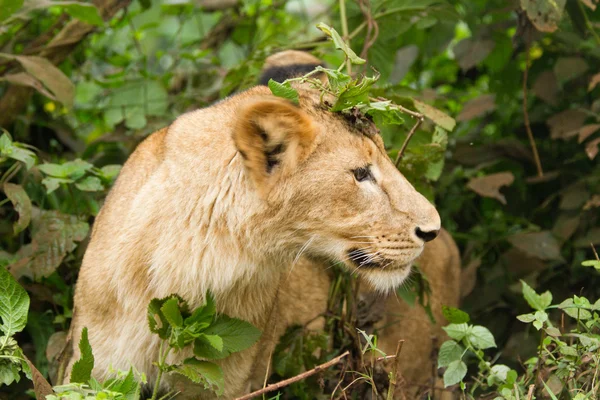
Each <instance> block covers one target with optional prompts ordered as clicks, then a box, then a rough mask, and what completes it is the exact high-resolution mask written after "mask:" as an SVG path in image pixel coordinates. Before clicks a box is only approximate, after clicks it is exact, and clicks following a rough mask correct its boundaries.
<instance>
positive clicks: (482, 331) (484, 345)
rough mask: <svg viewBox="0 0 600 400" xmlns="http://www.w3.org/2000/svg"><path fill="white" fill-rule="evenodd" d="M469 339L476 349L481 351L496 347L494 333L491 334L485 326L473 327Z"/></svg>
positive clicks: (468, 335)
mask: <svg viewBox="0 0 600 400" xmlns="http://www.w3.org/2000/svg"><path fill="white" fill-rule="evenodd" d="M467 339H468V340H469V342H471V344H472V345H473V346H474V347H475V348H478V349H481V350H485V349H489V348H490V347H496V341H495V340H494V335H492V332H490V331H489V330H488V329H487V328H486V327H484V326H480V325H476V326H473V327H472V328H471V329H470V330H469V333H468V334H467Z"/></svg>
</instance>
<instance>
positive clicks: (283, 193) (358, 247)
mask: <svg viewBox="0 0 600 400" xmlns="http://www.w3.org/2000/svg"><path fill="white" fill-rule="evenodd" d="M298 91H299V94H300V104H299V106H296V105H294V104H292V103H290V102H288V101H286V100H284V99H281V98H277V97H275V96H271V95H269V94H268V91H267V90H264V91H262V92H260V93H261V95H257V96H252V98H251V100H249V101H248V102H247V103H246V104H245V105H244V106H243V107H241V109H240V110H239V112H238V115H237V123H236V125H235V128H234V132H233V138H234V141H235V145H236V147H237V149H238V151H239V153H240V155H241V156H242V157H243V159H244V164H245V168H246V172H247V173H248V175H249V177H250V179H251V180H252V182H253V184H254V187H255V188H256V189H257V190H258V192H259V194H260V196H261V197H262V199H263V200H264V201H265V203H266V204H267V205H268V206H267V209H268V210H269V211H268V212H269V213H270V215H271V220H272V221H276V224H277V231H278V232H279V235H280V237H281V243H285V245H286V246H290V245H291V246H292V247H294V251H297V252H300V251H301V252H302V253H303V254H307V255H314V256H319V257H328V258H330V259H333V260H337V261H342V262H343V263H344V264H345V265H346V266H347V267H348V268H349V269H350V270H352V271H356V272H357V273H359V274H360V275H361V276H363V277H364V278H366V279H367V280H368V281H369V282H370V283H371V284H372V285H373V286H374V287H376V288H377V289H379V290H381V291H387V290H389V289H391V288H394V287H397V286H398V285H400V284H401V283H402V281H403V280H404V279H405V278H406V277H407V276H408V274H409V272H410V266H411V264H412V262H413V261H414V260H415V259H416V258H417V257H418V256H419V255H420V254H421V252H422V250H423V246H424V244H425V242H427V241H430V240H432V239H434V238H435V237H436V236H437V234H438V232H439V230H440V217H439V215H438V213H437V211H436V209H435V208H434V206H433V205H432V204H431V203H430V202H429V201H428V200H427V199H426V198H425V197H423V196H422V195H421V194H419V193H418V192H417V191H416V190H415V189H414V187H413V186H412V185H411V184H410V183H409V182H408V181H407V180H406V178H405V177H404V176H403V175H402V174H401V173H400V172H399V171H398V169H397V168H396V167H395V165H394V163H393V162H392V161H391V160H390V158H389V157H388V155H387V153H386V151H385V148H384V144H383V140H382V138H381V136H380V135H379V134H378V132H377V130H376V129H375V128H374V126H372V125H370V122H368V121H367V122H364V121H363V122H362V123H361V124H357V123H356V121H353V120H351V119H348V118H345V117H344V116H342V115H339V114H337V113H332V112H330V111H328V110H327V108H326V107H324V106H323V105H322V104H321V102H320V98H319V93H317V92H316V91H314V90H311V89H307V88H304V87H298ZM359 125H360V126H359Z"/></svg>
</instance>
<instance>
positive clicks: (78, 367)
mask: <svg viewBox="0 0 600 400" xmlns="http://www.w3.org/2000/svg"><path fill="white" fill-rule="evenodd" d="M79 352H80V353H81V355H80V356H79V360H77V361H75V364H73V370H72V371H71V382H73V383H87V381H89V380H90V378H91V377H92V370H93V369H94V355H93V354H92V346H90V342H89V340H88V330H87V328H83V330H82V331H81V339H80V340H79Z"/></svg>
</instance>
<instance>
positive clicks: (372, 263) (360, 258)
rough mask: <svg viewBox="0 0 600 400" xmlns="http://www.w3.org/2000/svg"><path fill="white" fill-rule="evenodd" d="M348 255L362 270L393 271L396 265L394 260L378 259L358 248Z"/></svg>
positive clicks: (349, 251) (351, 250)
mask: <svg viewBox="0 0 600 400" xmlns="http://www.w3.org/2000/svg"><path fill="white" fill-rule="evenodd" d="M347 255H348V259H349V260H350V261H351V262H352V264H354V266H355V267H356V268H360V269H363V268H364V269H385V268H388V267H389V268H390V269H393V267H392V266H393V265H394V264H396V263H395V262H394V261H393V260H388V259H386V258H382V257H376V256H374V255H372V254H369V253H367V252H366V251H364V250H362V249H358V248H353V249H350V250H348V252H347Z"/></svg>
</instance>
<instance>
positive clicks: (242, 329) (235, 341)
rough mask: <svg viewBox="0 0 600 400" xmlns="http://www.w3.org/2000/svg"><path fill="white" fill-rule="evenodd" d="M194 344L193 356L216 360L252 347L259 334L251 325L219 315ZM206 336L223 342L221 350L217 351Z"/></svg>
mask: <svg viewBox="0 0 600 400" xmlns="http://www.w3.org/2000/svg"><path fill="white" fill-rule="evenodd" d="M203 333H204V335H202V336H200V337H199V338H198V339H196V341H195V342H194V354H195V355H196V356H197V357H201V358H207V359H211V360H218V359H222V358H225V357H227V356H229V355H230V354H231V353H235V352H238V351H242V350H245V349H247V348H248V347H250V346H252V345H253V344H254V343H256V342H257V341H258V339H259V338H260V335H261V332H260V330H258V329H257V328H256V327H254V326H253V325H252V324H250V323H248V322H246V321H242V320H240V319H236V318H230V317H227V316H226V315H220V316H219V317H217V319H216V320H215V322H214V323H213V324H212V325H211V326H210V327H208V328H207V329H206V330H205V331H204V332H203ZM207 335H216V336H219V337H220V338H221V339H222V340H223V350H222V351H218V350H217V349H216V348H215V347H214V346H213V344H212V343H211V342H210V341H209V339H206V336H207Z"/></svg>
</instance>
